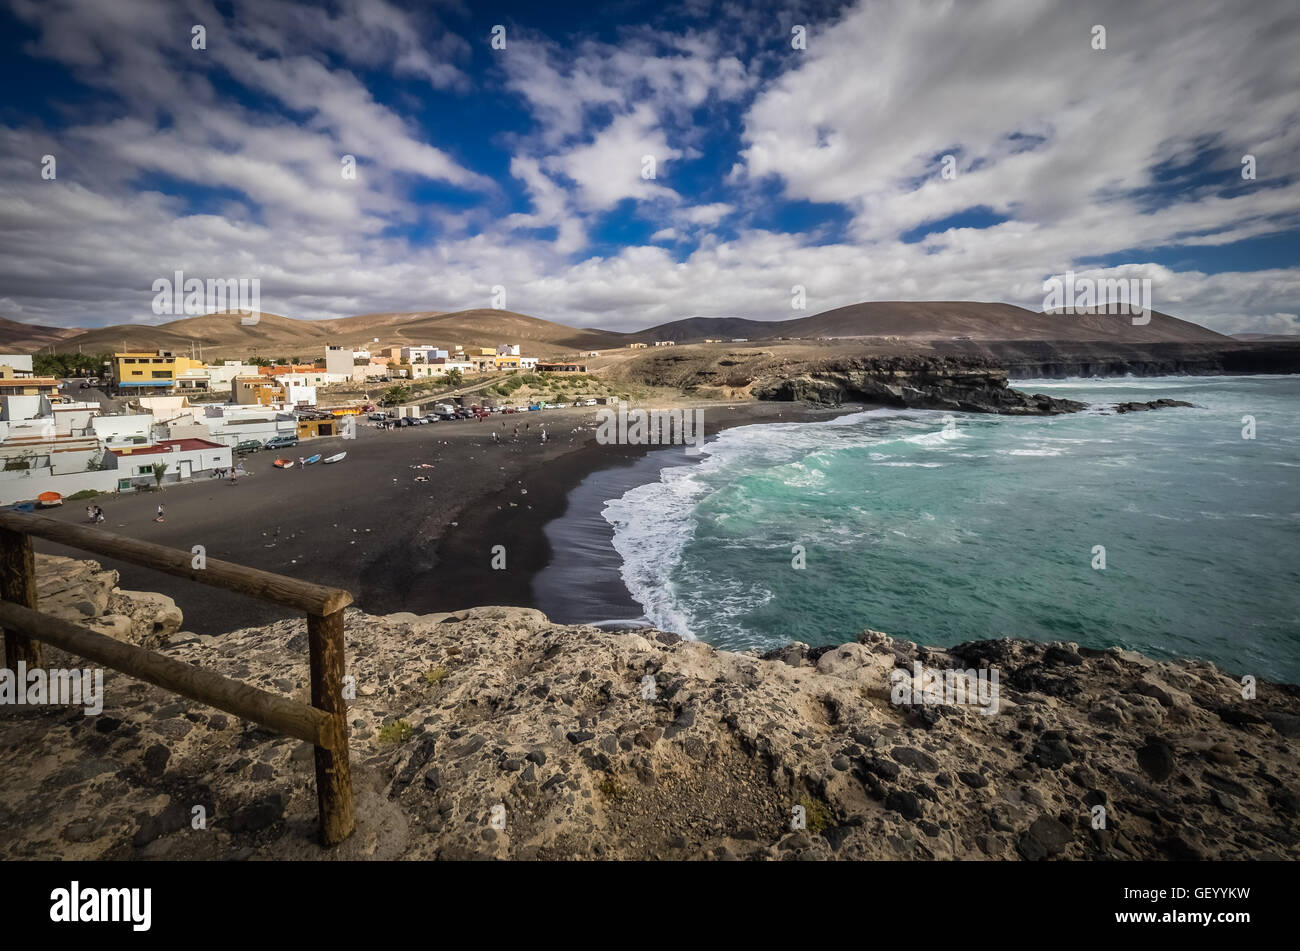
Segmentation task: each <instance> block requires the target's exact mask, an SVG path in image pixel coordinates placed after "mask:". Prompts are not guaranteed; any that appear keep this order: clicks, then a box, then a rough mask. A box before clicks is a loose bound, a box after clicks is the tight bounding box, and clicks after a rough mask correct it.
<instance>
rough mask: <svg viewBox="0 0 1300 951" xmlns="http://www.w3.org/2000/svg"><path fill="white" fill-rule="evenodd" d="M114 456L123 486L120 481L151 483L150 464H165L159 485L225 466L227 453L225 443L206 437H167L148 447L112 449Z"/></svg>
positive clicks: (227, 464)
mask: <svg viewBox="0 0 1300 951" xmlns="http://www.w3.org/2000/svg"><path fill="white" fill-rule="evenodd" d="M112 453H113V455H114V456H116V457H117V472H118V480H119V487H120V488H125V487H126V486H124V485H122V483H123V482H125V481H127V480H130V483H131V484H133V485H134V484H140V483H142V482H143V483H145V484H152V483H153V482H154V480H155V476H154V471H153V467H154V465H155V464H156V463H159V462H162V463H166V465H167V470H166V472H164V473H163V480H162V481H163V484H164V485H165V484H167V483H168V482H183V481H185V480H186V479H189V478H191V477H193V476H195V475H198V474H199V473H201V472H203V471H205V470H209V469H229V468H230V466H231V461H232V460H231V452H230V447H229V446H223V445H221V444H220V443H216V442H212V441H210V440H207V439H167V440H163V441H161V442H157V443H154V444H153V445H150V446H132V447H124V448H121V449H114V450H112Z"/></svg>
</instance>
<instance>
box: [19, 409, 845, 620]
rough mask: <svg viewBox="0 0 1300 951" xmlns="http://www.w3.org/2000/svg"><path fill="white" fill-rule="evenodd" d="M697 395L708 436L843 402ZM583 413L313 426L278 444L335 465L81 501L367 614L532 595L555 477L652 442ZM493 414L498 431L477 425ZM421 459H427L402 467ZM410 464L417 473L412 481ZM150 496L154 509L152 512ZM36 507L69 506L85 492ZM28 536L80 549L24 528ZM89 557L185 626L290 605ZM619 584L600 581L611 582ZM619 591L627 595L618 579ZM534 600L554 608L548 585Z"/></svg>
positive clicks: (258, 464)
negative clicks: (602, 431) (299, 581)
mask: <svg viewBox="0 0 1300 951" xmlns="http://www.w3.org/2000/svg"><path fill="white" fill-rule="evenodd" d="M704 410H705V421H706V427H705V429H706V432H707V434H708V435H710V436H711V435H713V434H715V433H717V432H718V431H720V430H721V429H725V428H729V427H731V426H737V425H744V424H747V423H754V422H774V421H778V420H780V421H783V422H788V421H791V420H797V419H804V418H807V419H815V418H826V417H827V416H829V415H835V414H837V413H838V412H846V411H849V408H847V407H845V408H843V409H841V410H838V411H835V410H826V409H816V408H810V407H805V406H802V405H796V404H791V403H744V404H708V405H705V406H704ZM595 414H596V410H594V409H592V408H584V409H565V410H548V411H543V412H540V413H530V414H526V415H524V414H521V415H515V416H502V417H493V418H491V419H489V420H484V421H482V422H476V421H471V420H464V421H458V422H440V423H436V424H433V425H429V426H419V427H411V428H406V429H400V430H396V431H392V432H385V431H380V430H376V429H374V428H372V427H370V426H366V425H363V426H361V427H360V428H359V431H358V437H357V439H355V440H343V439H341V438H331V439H320V440H313V441H312V442H311V443H309V444H308V443H304V444H303V445H302V446H300V447H296V448H295V449H294V450H291V451H290V452H289V453H286V455H291V456H292V457H294V458H297V457H298V456H300V455H309V454H314V453H318V452H319V453H322V454H325V455H329V454H332V453H335V452H341V451H345V450H346V451H347V453H348V458H347V459H346V460H345V461H344V462H343V463H341V464H338V465H333V466H325V465H320V464H318V465H314V466H309V467H307V468H305V469H300V468H298V467H296V466H295V467H294V468H293V469H289V470H279V469H275V468H274V467H273V466H272V465H271V462H272V460H273V458H274V454H272V453H267V452H262V453H258V454H256V455H252V456H248V457H246V462H245V466H246V468H247V470H248V471H249V473H250V475H249V476H248V477H246V478H244V479H240V480H239V484H238V485H230V484H229V483H228V482H226V481H222V480H217V479H207V478H200V479H197V480H195V481H194V482H191V483H187V484H183V485H175V486H171V487H168V488H166V489H165V490H164V491H163V492H162V493H161V495H159V494H157V493H153V492H146V493H140V494H133V495H124V496H104V497H101V498H100V499H98V500H96V501H97V503H98V504H99V505H101V506H102V507H103V509H104V511H105V514H106V515H107V521H106V522H105V523H104V524H103V526H102V527H103V528H104V529H105V530H107V531H110V532H115V533H119V534H123V535H127V536H130V537H133V538H141V539H144V540H147V541H153V542H157V543H159V544H163V545H169V546H172V547H176V548H182V549H186V550H190V549H191V548H192V547H193V546H195V545H202V546H203V547H204V549H205V551H206V554H207V556H208V557H210V558H220V559H225V560H229V561H234V562H238V563H240V564H245V565H250V566H252V567H255V568H261V569H263V570H266V571H274V572H278V573H280V574H285V575H290V576H293V577H298V578H303V579H306V580H310V581H314V582H317V583H319V584H327V585H334V586H338V587H342V588H346V589H347V590H349V591H351V592H352V593H353V595H354V596H355V597H356V603H357V604H358V606H360V607H362V608H364V609H366V610H367V611H370V612H372V613H375V614H388V613H393V612H397V611H412V612H415V613H427V612H432V611H446V610H457V609H461V608H466V607H471V606H474V605H480V604H505V605H518V606H529V607H532V606H537V605H536V603H535V598H534V593H533V578H534V575H535V574H536V573H537V572H538V571H540V570H541V569H543V568H544V567H546V565H547V564H548V563H549V561H550V557H551V550H550V546H549V544H548V543H547V540H546V535H545V532H544V527H545V526H546V524H547V523H549V522H551V521H552V520H554V519H556V518H558V517H560V516H561V515H563V514H564V512H565V511H566V509H567V507H568V497H569V493H570V491H571V490H572V489H573V488H574V487H575V486H578V485H579V484H580V483H581V482H582V481H583V479H584V478H585V477H586V476H587V475H589V474H590V473H592V472H595V471H597V470H601V469H604V468H607V467H610V466H611V465H619V464H622V463H624V462H631V461H634V460H636V459H638V458H640V457H641V456H643V455H644V454H645V452H646V451H647V450H650V449H657V448H660V447H651V446H607V445H600V444H598V443H597V442H596V440H595V435H594V427H595V423H596V415H595ZM503 424H504V428H503ZM516 424H517V425H518V426H519V430H520V432H519V436H518V438H517V439H516V438H514V436H513V432H514V427H515V426H516ZM543 424H544V425H545V427H546V430H547V435H548V440H547V442H546V443H545V444H543V443H542V442H541V438H540V432H541V427H542V425H543ZM493 429H495V430H496V431H497V433H498V435H499V436H500V438H501V440H502V442H501V443H500V444H495V443H493V441H492V438H491V432H492V430H493ZM308 446H310V453H309V452H308V451H307V447H308ZM421 465H428V466H430V467H431V468H414V467H417V466H421ZM421 477H423V478H427V480H428V481H427V482H417V481H416V479H417V478H421ZM160 500H161V501H163V502H164V503H165V505H166V510H167V515H166V520H165V521H163V522H155V521H154V516H155V510H156V508H157V505H158V502H159V501H160ZM512 503H513V504H512ZM47 514H52V517H54V518H58V519H60V520H64V521H70V522H82V521H84V519H85V503H83V502H77V503H68V504H67V505H65V506H64V508H63V509H61V510H58V511H55V512H53V513H47ZM494 545H502V546H504V547H505V550H506V568H505V569H504V570H494V569H493V568H492V567H491V562H492V548H493V546H494ZM37 549H38V550H39V551H46V552H53V553H56V554H62V555H68V556H70V557H91V556H88V555H85V554H84V553H81V552H78V551H76V550H74V549H67V548H63V547H62V546H58V545H53V544H49V543H45V542H41V541H39V540H38V541H37ZM97 560H99V561H101V562H102V563H103V564H104V565H105V567H108V568H113V569H115V570H117V571H118V572H119V573H120V575H121V579H120V586H121V587H123V588H127V589H134V590H146V591H158V592H161V593H163V594H166V595H168V596H170V597H172V598H174V599H175V600H176V603H177V604H178V605H179V607H180V608H181V610H182V611H183V612H184V614H185V625H184V627H185V629H186V630H190V631H194V632H196V633H200V634H218V633H222V632H225V631H229V630H235V629H238V628H241V627H247V626H251V625H255V624H264V623H267V622H268V621H272V620H277V619H280V618H284V617H289V616H291V612H289V611H287V610H284V609H280V608H277V607H275V606H272V605H267V604H264V603H262V602H259V601H255V600H252V599H249V598H245V597H242V596H239V595H235V594H231V593H229V592H226V591H221V590H218V589H214V588H209V587H207V586H205V585H200V584H196V583H194V582H191V581H187V580H184V579H180V578H174V577H171V576H169V575H164V574H161V573H159V572H156V571H152V570H149V569H144V568H139V567H137V566H135V565H130V564H126V563H123V562H118V561H116V560H115V559H111V558H97ZM619 594H620V592H619V591H618V590H614V589H612V590H611V591H610V596H611V598H614V597H617V596H618V595H619ZM621 597H622V598H623V599H624V606H627V607H629V609H630V610H631V609H634V605H631V604H630V601H629V600H628V599H627V595H626V592H622V593H621ZM548 604H549V605H550V606H551V608H552V610H554V609H555V603H554V599H549V600H548ZM636 613H639V611H638V612H636ZM628 616H635V614H632V615H628Z"/></svg>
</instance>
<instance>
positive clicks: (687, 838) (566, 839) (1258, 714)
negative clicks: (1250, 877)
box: [0, 572, 1300, 860]
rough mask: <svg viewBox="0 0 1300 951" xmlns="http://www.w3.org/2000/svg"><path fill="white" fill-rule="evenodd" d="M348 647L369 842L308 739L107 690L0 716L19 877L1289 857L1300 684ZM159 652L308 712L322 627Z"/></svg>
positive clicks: (1175, 675)
mask: <svg viewBox="0 0 1300 951" xmlns="http://www.w3.org/2000/svg"><path fill="white" fill-rule="evenodd" d="M87 580H88V582H89V583H90V585H91V587H92V588H93V590H94V591H95V592H100V593H102V585H103V579H102V578H101V579H96V578H95V575H94V572H90V573H89V574H88V576H87ZM70 590H71V588H70V587H65V591H70ZM100 593H96V594H95V595H94V596H93V597H91V598H89V599H88V600H87V601H86V604H87V605H89V606H91V607H92V608H93V609H94V610H102V609H101V608H100V607H99V605H100V603H101V602H105V608H104V609H106V608H107V606H108V604H107V601H111V597H110V598H108V599H105V598H103V597H101V594H100ZM70 596H71V595H70ZM52 600H53V599H52ZM44 607H49V605H44ZM142 628H143V625H142ZM150 630H152V628H151V629H150ZM346 640H347V650H348V656H347V672H348V674H349V675H351V676H352V677H354V678H355V687H356V690H355V699H351V700H350V701H349V713H348V719H349V723H350V729H351V749H352V754H353V774H354V779H355V783H356V787H357V809H358V830H357V833H356V834H355V835H354V836H353V838H352V839H350V840H349V841H348V842H346V843H344V844H343V845H341V846H339V847H338V848H337V849H335V850H332V851H329V852H325V851H323V850H321V849H320V848H319V847H318V846H317V845H316V844H315V839H314V833H315V823H316V799H315V787H314V772H313V767H312V756H311V748H310V747H309V746H307V745H306V744H303V743H301V742H299V741H297V740H293V739H289V738H286V737H283V736H278V735H276V734H274V733H271V732H269V731H266V730H264V729H261V728H259V727H256V726H254V725H252V724H249V723H245V722H242V721H240V720H238V719H236V718H235V717H233V716H229V715H227V714H224V713H221V712H219V711H216V710H213V709H211V708H208V707H205V706H203V705H202V704H198V703H194V702H191V701H188V700H185V699H182V698H179V697H177V696H175V695H173V694H169V693H167V692H166V691H163V690H161V689H158V688H155V687H152V686H148V685H145V684H142V683H139V682H136V681H133V680H131V679H130V678H128V677H125V676H124V675H120V674H117V673H116V672H113V671H107V672H105V694H106V698H105V705H104V710H103V713H102V714H101V715H99V716H97V717H87V716H84V715H83V712H82V711H81V710H79V709H67V708H62V709H60V708H53V709H52V708H39V709H34V710H32V709H29V710H24V711H20V712H14V711H12V710H11V711H9V712H7V713H5V715H4V716H3V717H2V718H0V750H3V756H2V757H0V825H2V826H3V827H4V828H5V830H6V835H5V836H4V837H3V839H0V856H3V857H4V858H6V859H16V858H55V857H58V858H70V859H99V858H119V859H120V858H145V859H150V858H158V859H163V858H168V859H171V858H177V859H185V858H189V859H199V858H204V859H210V858H236V859H238V858H249V857H253V856H257V857H266V858H361V857H375V858H408V859H465V858H502V859H505V858H511V859H574V858H589V859H613V858H623V859H648V858H660V859H687V858H696V859H778V860H784V859H864V858H904V859H932V858H933V859H948V858H958V859H962V858H996V859H1138V858H1169V859H1190V858H1207V859H1214V858H1244V859H1268V858H1292V859H1294V858H1298V857H1300V756H1298V755H1297V754H1298V753H1300V689H1297V688H1296V687H1294V686H1288V685H1280V684H1273V683H1269V682H1266V681H1260V682H1258V683H1257V684H1255V685H1254V688H1253V689H1254V692H1253V694H1251V693H1250V691H1249V690H1245V689H1244V688H1243V683H1242V680H1241V678H1240V677H1239V676H1237V675H1236V673H1235V672H1234V674H1233V675H1229V674H1226V673H1224V672H1222V671H1220V670H1218V669H1216V668H1215V667H1214V666H1213V665H1212V664H1209V663H1204V662H1197V661H1187V660H1178V661H1167V660H1165V661H1161V660H1155V659H1152V658H1149V657H1145V656H1142V655H1140V654H1136V653H1133V652H1129V651H1124V650H1118V649H1112V650H1089V649H1085V648H1080V647H1078V646H1077V645H1075V644H1069V643H1057V644H1040V643H1033V642H1028V641H1021V640H996V641H980V642H973V643H968V644H963V645H960V646H957V647H952V648H948V649H938V648H927V647H922V646H919V645H917V644H914V643H911V642H908V641H903V640H898V639H894V638H890V637H889V636H887V635H885V634H881V633H878V632H874V631H864V632H863V633H862V634H861V635H860V636H859V637H858V638H857V640H856V641H854V642H850V643H847V644H841V645H838V646H834V647H819V648H809V647H808V646H806V645H804V644H798V643H796V644H791V645H788V646H786V647H784V648H781V649H779V650H776V651H773V652H771V653H769V654H767V655H764V656H758V655H756V654H747V653H734V652H729V651H723V650H716V649H714V648H712V647H710V646H708V645H706V644H703V643H699V642H693V641H685V640H682V639H681V638H679V637H677V636H676V635H674V634H671V633H667V632H662V631H657V630H639V631H628V632H621V633H611V632H608V631H605V630H601V629H598V628H594V627H587V626H563V625H556V624H552V623H550V622H549V621H548V620H547V618H546V617H545V616H543V615H542V614H541V613H539V612H537V611H534V610H530V609H523V608H476V609H472V610H466V611H459V612H455V613H450V614H439V615H428V616H415V615H389V616H386V617H377V616H372V615H368V614H365V613H363V612H361V611H358V610H349V611H348V613H347V619H346ZM47 650H49V649H47ZM161 650H163V651H164V652H165V653H166V654H167V655H168V656H170V657H174V658H176V659H179V660H182V661H184V662H186V663H194V664H199V665H201V666H203V667H204V668H207V669H212V670H216V671H219V672H221V673H224V674H226V675H228V676H231V677H235V678H238V679H240V680H243V681H246V682H248V683H251V684H254V685H257V686H260V687H264V688H266V689H268V690H273V691H276V692H278V693H282V694H285V695H289V696H293V697H295V698H299V699H306V698H307V695H308V669H307V638H306V630H305V622H303V621H282V622H277V623H273V624H268V625H266V626H263V627H255V628H248V629H245V630H240V631H233V632H231V633H229V634H224V635H219V636H197V635H189V634H186V633H184V632H180V633H178V634H176V635H174V636H172V637H171V638H170V642H169V643H167V644H166V645H165V646H163V647H161ZM49 653H50V654H51V655H53V656H52V657H51V658H50V659H49V660H48V661H47V663H48V664H50V665H51V666H57V665H58V664H59V661H60V653H59V652H58V651H55V650H49ZM62 659H63V663H65V664H73V665H75V664H77V661H76V660H75V659H71V658H67V657H66V655H62ZM918 665H919V666H918ZM957 670H961V671H970V672H971V673H972V674H973V675H974V676H975V681H971V683H975V682H976V681H979V682H980V683H982V685H983V687H984V688H989V687H991V686H992V684H991V680H992V677H991V674H992V672H994V671H996V674H997V681H996V689H997V693H996V705H995V706H996V712H988V711H989V709H990V705H989V704H987V703H986V704H984V705H982V706H981V705H973V704H970V703H966V702H963V701H964V700H969V699H970V698H969V697H968V696H960V695H953V694H952V693H951V692H950V691H946V689H945V687H944V686H943V685H944V684H945V683H947V682H946V681H945V680H943V676H944V673H945V672H947V671H957ZM981 672H983V673H982V675H981ZM931 673H937V674H938V676H939V677H940V680H939V681H938V683H939V684H940V687H939V688H938V689H937V692H936V690H935V688H936V681H934V680H933V679H931V678H930V677H929V674H931ZM1242 673H1247V672H1242ZM918 675H919V676H918ZM981 676H982V677H983V680H982V681H981V680H980V678H981ZM927 690H929V691H930V694H927V692H926V691H927ZM908 692H912V693H911V697H910V700H911V701H912V702H910V703H900V702H898V701H899V700H900V699H903V700H906V699H909V698H908V697H907V696H906V694H907V693H908ZM931 694H932V695H931ZM976 694H977V695H978V690H977V691H976ZM1243 694H1249V695H1250V696H1251V699H1244V698H1243ZM984 699H985V700H987V699H990V698H989V697H988V696H985V697H984ZM929 700H933V701H934V702H928V701H929ZM196 808H197V809H199V810H200V811H201V814H202V816H203V817H204V821H203V825H202V827H201V828H197V827H196V825H195V816H196V815H198V814H199V812H196Z"/></svg>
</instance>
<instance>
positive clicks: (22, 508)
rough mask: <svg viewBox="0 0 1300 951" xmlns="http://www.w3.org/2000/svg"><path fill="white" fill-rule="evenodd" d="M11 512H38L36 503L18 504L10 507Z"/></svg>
mask: <svg viewBox="0 0 1300 951" xmlns="http://www.w3.org/2000/svg"><path fill="white" fill-rule="evenodd" d="M9 510H10V511H11V512H34V511H36V503H35V502H16V503H15V504H13V505H11V506H9Z"/></svg>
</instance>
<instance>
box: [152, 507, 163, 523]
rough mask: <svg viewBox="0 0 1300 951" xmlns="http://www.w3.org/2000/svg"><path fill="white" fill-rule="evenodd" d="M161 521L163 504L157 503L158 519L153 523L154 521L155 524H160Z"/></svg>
mask: <svg viewBox="0 0 1300 951" xmlns="http://www.w3.org/2000/svg"><path fill="white" fill-rule="evenodd" d="M162 520H163V504H162V503H161V502H159V503H158V517H157V518H155V519H154V521H155V522H161V521H162Z"/></svg>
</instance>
